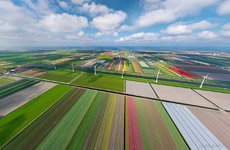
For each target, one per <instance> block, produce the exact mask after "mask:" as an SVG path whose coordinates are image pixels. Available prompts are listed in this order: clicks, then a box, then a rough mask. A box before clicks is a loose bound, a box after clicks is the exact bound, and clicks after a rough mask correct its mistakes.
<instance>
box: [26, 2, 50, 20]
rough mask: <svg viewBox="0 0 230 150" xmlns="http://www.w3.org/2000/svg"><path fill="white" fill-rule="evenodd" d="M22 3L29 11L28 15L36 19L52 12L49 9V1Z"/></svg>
mask: <svg viewBox="0 0 230 150" xmlns="http://www.w3.org/2000/svg"><path fill="white" fill-rule="evenodd" d="M23 3H24V5H25V6H26V7H27V8H29V9H30V10H31V11H30V13H31V14H33V15H34V16H36V17H40V16H41V15H48V14H50V13H53V11H54V10H52V9H51V8H50V6H49V1H47V0H37V1H34V0H24V1H23Z"/></svg>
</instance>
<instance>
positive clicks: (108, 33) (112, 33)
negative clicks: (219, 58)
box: [95, 31, 119, 37]
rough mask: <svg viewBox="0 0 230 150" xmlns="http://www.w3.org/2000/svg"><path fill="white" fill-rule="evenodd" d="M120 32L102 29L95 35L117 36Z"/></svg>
mask: <svg viewBox="0 0 230 150" xmlns="http://www.w3.org/2000/svg"><path fill="white" fill-rule="evenodd" d="M118 35H119V34H118V32H115V31H100V32H97V33H95V37H102V36H113V37H117V36H118Z"/></svg>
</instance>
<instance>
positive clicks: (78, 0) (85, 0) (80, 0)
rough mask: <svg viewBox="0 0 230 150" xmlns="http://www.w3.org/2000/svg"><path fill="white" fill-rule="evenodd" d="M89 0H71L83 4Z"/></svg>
mask: <svg viewBox="0 0 230 150" xmlns="http://www.w3.org/2000/svg"><path fill="white" fill-rule="evenodd" d="M88 1H89V0H71V2H72V3H74V4H78V5H81V4H83V3H85V2H88Z"/></svg>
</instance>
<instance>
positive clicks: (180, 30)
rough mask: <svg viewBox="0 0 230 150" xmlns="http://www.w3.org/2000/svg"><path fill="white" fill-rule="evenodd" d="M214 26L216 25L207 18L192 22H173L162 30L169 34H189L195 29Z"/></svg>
mask: <svg viewBox="0 0 230 150" xmlns="http://www.w3.org/2000/svg"><path fill="white" fill-rule="evenodd" d="M213 26H214V25H213V24H212V23H210V22H208V21H207V20H202V21H199V22H196V23H192V24H172V25H170V26H168V28H167V29H166V30H163V31H162V32H163V33H167V34H172V35H179V34H188V33H191V32H192V31H193V30H197V29H209V28H211V27H213Z"/></svg>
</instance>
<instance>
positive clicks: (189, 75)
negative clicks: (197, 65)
mask: <svg viewBox="0 0 230 150" xmlns="http://www.w3.org/2000/svg"><path fill="white" fill-rule="evenodd" d="M168 68H169V69H170V70H172V71H174V72H176V73H178V74H180V75H182V76H183V77H186V78H191V79H193V78H199V76H198V75H195V74H193V73H189V72H187V71H185V70H182V69H180V68H176V67H168Z"/></svg>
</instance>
